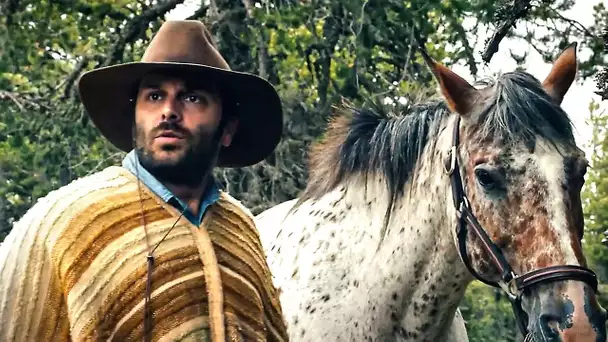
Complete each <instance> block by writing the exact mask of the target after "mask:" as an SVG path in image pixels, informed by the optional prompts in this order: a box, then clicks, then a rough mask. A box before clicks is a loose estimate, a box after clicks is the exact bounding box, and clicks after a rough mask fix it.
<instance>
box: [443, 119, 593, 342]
mask: <svg viewBox="0 0 608 342" xmlns="http://www.w3.org/2000/svg"><path fill="white" fill-rule="evenodd" d="M459 134H460V116H456V121H455V123H454V131H453V135H452V147H451V148H450V150H449V152H448V155H447V158H446V160H445V171H446V173H447V174H448V176H449V177H450V182H451V187H452V198H453V200H454V207H455V208H456V216H457V218H458V224H457V226H456V233H457V237H458V253H459V254H460V258H461V259H462V261H463V263H464V264H465V266H466V267H467V269H468V270H469V272H470V273H471V274H472V275H473V276H474V277H475V278H477V279H478V280H479V281H481V282H483V283H485V284H487V285H490V286H492V287H496V288H500V289H502V291H503V292H504V293H505V294H506V295H507V297H508V298H509V301H510V302H511V307H512V309H513V313H514V315H515V320H516V321H517V326H518V327H519V330H520V331H521V333H522V334H523V336H526V335H527V334H528V328H527V325H528V324H527V320H528V317H527V314H526V312H525V311H524V310H523V308H522V306H521V298H522V295H523V293H524V291H525V290H527V289H529V288H531V287H533V286H536V285H539V284H544V283H549V282H555V281H560V280H576V281H582V282H584V283H586V284H588V285H589V286H591V287H592V288H593V291H595V292H597V286H598V281H597V277H596V275H595V273H594V272H593V271H592V270H590V269H588V268H585V267H582V266H577V265H557V266H550V267H545V268H541V269H538V270H534V271H530V272H528V273H524V274H522V275H517V274H516V273H515V272H514V271H513V268H512V267H511V265H510V264H509V262H508V261H507V260H506V258H505V257H504V255H503V253H502V251H501V249H500V248H499V247H498V246H496V244H494V242H493V241H492V239H491V238H490V237H489V236H488V234H487V233H486V231H485V230H484V229H483V227H482V226H481V224H480V223H479V221H478V220H477V219H476V218H475V215H474V214H473V212H472V211H471V207H470V203H469V200H468V198H467V196H466V193H465V191H464V188H463V185H462V178H461V176H460V166H459V164H458V153H457V152H458V146H459ZM469 229H470V230H471V232H472V233H473V234H474V235H475V236H476V237H477V238H478V239H479V240H480V241H481V246H482V248H483V250H484V251H485V252H486V253H487V255H488V256H489V257H490V262H491V263H492V265H493V266H494V267H496V269H497V270H498V271H499V273H500V280H499V281H498V282H494V281H491V280H487V279H484V278H482V277H481V276H480V275H479V274H478V273H477V272H476V271H475V270H474V269H473V266H472V265H471V261H470V259H469V257H468V254H467V236H468V232H469Z"/></svg>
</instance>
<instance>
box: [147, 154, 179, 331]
mask: <svg viewBox="0 0 608 342" xmlns="http://www.w3.org/2000/svg"><path fill="white" fill-rule="evenodd" d="M135 167H136V171H137V190H138V192H139V203H140V204H141V218H142V221H143V222H142V224H143V226H144V232H145V235H146V247H147V249H148V254H147V255H146V261H147V266H148V267H147V272H146V293H145V301H144V341H145V342H150V341H152V307H151V303H150V300H151V297H152V271H153V270H154V251H155V250H156V249H157V248H158V246H160V244H161V243H162V242H163V241H165V239H166V238H167V236H168V235H169V233H170V232H171V231H172V230H173V228H174V227H175V225H176V224H177V222H179V220H180V219H181V218H182V216H184V213H185V212H186V210H187V209H188V207H185V208H184V210H182V212H181V213H180V215H179V217H178V218H177V220H175V222H174V223H173V225H172V226H171V228H169V230H168V231H167V233H165V235H164V236H163V238H162V239H161V240H160V241H159V242H158V243H157V244H156V245H155V246H154V248H152V246H151V244H150V237H149V235H148V225H147V222H146V215H145V212H144V201H143V200H142V195H141V184H140V183H141V181H140V178H139V165H136V166H135Z"/></svg>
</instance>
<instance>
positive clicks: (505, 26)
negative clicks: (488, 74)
mask: <svg viewBox="0 0 608 342" xmlns="http://www.w3.org/2000/svg"><path fill="white" fill-rule="evenodd" d="M530 3H531V0H514V2H513V5H512V6H505V7H502V8H501V10H500V11H499V14H498V16H501V14H502V16H504V17H505V18H504V19H503V21H502V22H501V23H500V25H498V28H497V29H496V31H494V34H493V35H492V37H491V38H490V39H489V40H488V41H487V42H486V49H485V50H484V52H483V53H482V56H481V58H482V60H483V61H484V62H486V63H489V62H490V60H491V59H492V56H494V54H495V53H496V52H498V46H499V45H500V42H501V41H502V40H503V39H504V38H505V37H506V36H507V34H508V33H509V30H510V29H511V27H514V26H515V23H516V22H517V21H518V20H519V19H522V18H524V17H525V16H526V15H527V14H528V12H529V11H530V8H532V5H531V4H530Z"/></svg>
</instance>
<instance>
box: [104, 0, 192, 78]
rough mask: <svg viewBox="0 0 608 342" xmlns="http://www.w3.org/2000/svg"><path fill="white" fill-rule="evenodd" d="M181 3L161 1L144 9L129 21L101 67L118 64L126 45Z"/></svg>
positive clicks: (180, 0)
mask: <svg viewBox="0 0 608 342" xmlns="http://www.w3.org/2000/svg"><path fill="white" fill-rule="evenodd" d="M183 2H184V0H167V1H161V2H159V3H158V4H156V5H154V6H152V7H150V8H148V9H146V10H145V11H144V12H143V13H142V14H141V15H139V16H137V17H135V18H133V19H131V21H130V22H128V23H127V25H126V26H125V28H124V30H123V31H122V34H120V35H119V36H118V38H117V39H116V41H115V43H114V46H113V47H112V49H111V50H110V53H109V54H108V57H107V58H106V60H105V62H104V63H103V65H104V66H108V65H111V64H114V63H117V62H120V61H121V60H122V59H123V55H124V51H125V46H126V45H127V44H130V43H133V42H134V41H136V40H137V38H138V37H139V36H140V35H141V33H142V32H144V31H145V30H146V27H147V26H148V25H149V24H150V23H151V22H152V21H154V20H157V19H159V18H160V17H161V16H163V15H164V14H166V13H167V12H169V11H170V10H172V9H174V8H175V7H176V6H177V5H179V4H181V3H183Z"/></svg>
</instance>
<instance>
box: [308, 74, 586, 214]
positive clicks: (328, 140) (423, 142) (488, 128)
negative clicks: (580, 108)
mask: <svg viewBox="0 0 608 342" xmlns="http://www.w3.org/2000/svg"><path fill="white" fill-rule="evenodd" d="M483 84H485V85H487V86H491V87H494V98H493V99H492V100H490V101H488V104H487V106H486V108H485V109H484V110H483V111H482V112H481V113H480V116H479V124H478V129H477V132H478V135H477V136H478V137H479V139H483V140H485V139H486V138H488V137H489V138H492V139H496V138H498V139H501V140H502V142H503V143H509V142H512V141H522V139H524V140H525V141H526V142H532V143H533V142H534V141H535V139H536V137H537V136H540V137H542V138H543V139H548V140H549V141H551V142H554V143H555V142H558V141H559V142H567V143H574V137H573V133H572V125H571V121H570V119H569V118H568V116H567V114H566V113H565V112H564V111H563V110H562V109H561V108H560V106H559V105H558V104H556V103H555V102H554V101H553V100H552V99H551V98H550V97H549V95H548V94H547V93H546V92H545V91H544V90H543V88H542V85H541V83H540V82H539V81H538V80H537V79H535V78H534V77H533V76H531V75H530V74H528V73H525V72H521V71H517V72H510V73H506V74H503V75H501V76H500V77H499V78H498V79H497V80H496V81H484V82H483ZM339 114H341V115H339V116H337V117H336V118H335V119H334V120H333V121H332V122H331V123H330V125H329V128H328V129H327V131H326V133H325V138H324V139H323V142H321V143H318V144H316V145H314V146H313V147H312V148H311V151H310V158H309V181H308V186H307V188H306V189H305V190H304V192H303V194H302V195H301V197H300V200H299V201H298V205H299V204H301V203H302V202H304V201H306V200H308V199H313V198H318V197H320V196H322V195H323V194H325V193H327V192H329V191H331V190H332V189H334V188H335V187H336V186H337V185H338V184H340V183H341V182H342V181H344V180H346V179H348V178H349V177H350V176H351V175H354V174H363V175H364V176H367V175H371V174H381V175H383V176H384V178H385V179H386V182H387V190H388V192H389V200H390V203H389V208H388V212H387V214H390V211H392V205H393V203H394V201H395V200H396V199H397V198H398V196H401V195H402V192H403V189H404V187H405V184H406V182H408V180H409V179H410V176H411V173H412V172H413V171H414V169H415V167H416V164H417V162H418V159H419V158H420V155H421V153H422V152H423V150H424V148H425V147H426V146H427V144H429V142H431V141H432V142H434V141H435V137H436V136H437V134H438V132H439V130H440V129H441V125H442V123H443V122H444V119H446V118H447V117H448V116H449V115H450V112H449V110H448V108H447V105H446V104H445V103H444V102H443V101H439V100H437V101H430V102H427V103H423V104H416V105H413V106H412V107H411V109H409V110H407V111H406V112H405V113H403V114H401V115H398V116H391V115H388V114H386V113H382V112H380V111H372V110H367V109H360V108H353V107H348V106H347V107H342V108H341V109H340V111H339ZM296 207H297V205H296ZM387 220H388V215H387Z"/></svg>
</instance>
